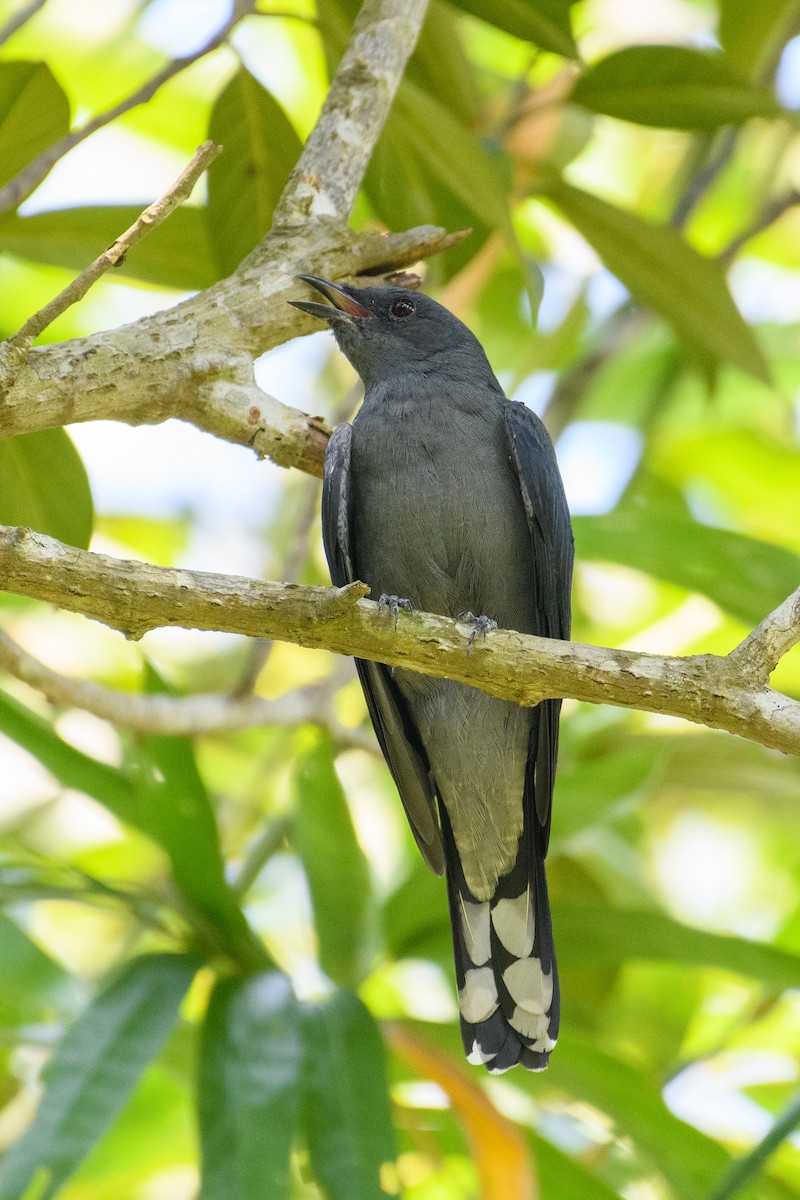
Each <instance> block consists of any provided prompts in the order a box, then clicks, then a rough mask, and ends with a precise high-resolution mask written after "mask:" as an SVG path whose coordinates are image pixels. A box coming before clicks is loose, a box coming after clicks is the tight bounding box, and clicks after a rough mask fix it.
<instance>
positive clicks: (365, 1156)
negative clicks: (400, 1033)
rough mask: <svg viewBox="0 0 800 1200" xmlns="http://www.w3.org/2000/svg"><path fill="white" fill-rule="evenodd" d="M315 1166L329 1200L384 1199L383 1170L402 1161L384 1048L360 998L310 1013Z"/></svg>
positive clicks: (310, 1128)
mask: <svg viewBox="0 0 800 1200" xmlns="http://www.w3.org/2000/svg"><path fill="white" fill-rule="evenodd" d="M303 1037H304V1040H305V1046H306V1064H307V1065H306V1099H305V1103H304V1106H303V1120H304V1126H305V1132H306V1137H307V1139H308V1148H309V1153H310V1155H311V1165H312V1168H313V1170H314V1174H315V1176H316V1178H317V1180H318V1182H319V1183H320V1184H321V1185H322V1187H323V1188H325V1189H326V1190H327V1194H328V1195H329V1197H330V1200H380V1198H381V1197H383V1196H385V1193H384V1192H383V1191H382V1190H381V1187H380V1168H381V1164H382V1163H384V1162H388V1161H392V1160H393V1159H394V1156H395V1147H394V1131H393V1128H392V1118H391V1110H390V1107H389V1094H388V1091H387V1088H386V1074H385V1068H384V1058H383V1046H382V1043H381V1038H380V1034H379V1032H378V1028H377V1026H376V1024H375V1022H374V1020H373V1019H372V1017H371V1016H370V1014H369V1012H368V1011H367V1009H366V1008H365V1007H364V1005H363V1004H362V1003H361V1001H360V1000H358V999H357V998H356V997H355V996H353V995H350V994H349V993H347V992H338V993H337V994H336V995H335V996H333V997H332V998H331V999H330V1000H328V1001H325V1002H324V1003H322V1004H317V1005H309V1006H307V1007H306V1008H305V1011H304V1020H303Z"/></svg>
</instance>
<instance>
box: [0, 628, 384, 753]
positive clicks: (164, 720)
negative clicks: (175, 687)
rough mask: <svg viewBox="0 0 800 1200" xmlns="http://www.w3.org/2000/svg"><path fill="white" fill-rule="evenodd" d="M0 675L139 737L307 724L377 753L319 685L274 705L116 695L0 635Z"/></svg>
mask: <svg viewBox="0 0 800 1200" xmlns="http://www.w3.org/2000/svg"><path fill="white" fill-rule="evenodd" d="M0 669H1V670H3V671H6V672H7V673H8V674H9V675H12V676H13V677H14V678H15V679H19V680H21V681H22V682H23V683H26V684H27V685H28V686H29V687H32V688H35V689H36V691H38V692H41V693H42V695H43V696H45V697H46V698H47V699H48V700H49V701H50V703H51V704H55V705H57V706H59V707H63V708H80V709H83V711H84V712H90V713H92V714H93V715H94V716H96V717H100V718H101V719H102V720H104V721H110V722H111V723H112V724H114V725H117V726H118V727H119V728H120V729H130V730H131V731H132V732H134V733H138V734H150V733H162V734H166V735H168V736H172V737H194V736H197V735H208V734H218V733H236V732H239V731H241V730H243V729H252V728H254V727H260V726H265V725H272V726H275V725H279V726H286V727H294V726H297V725H306V724H308V725H318V726H320V727H321V728H323V729H327V730H328V732H329V733H330V734H331V736H332V737H333V739H334V741H336V742H337V744H338V745H340V746H346V747H348V748H350V749H356V750H368V751H373V750H374V748H375V742H374V739H373V737H372V735H371V734H370V733H369V731H368V730H366V729H360V728H355V729H352V728H350V727H349V726H346V725H342V724H341V722H339V721H337V720H336V718H335V716H334V715H333V712H332V705H331V698H330V696H329V694H328V689H327V688H325V687H324V686H323V685H311V686H309V687H304V688H297V689H296V690H295V691H293V692H289V693H288V694H287V695H285V696H281V697H280V699H278V700H265V699H264V698H263V697H262V696H245V697H243V698H241V699H234V698H232V697H231V696H228V695H225V694H219V693H206V694H203V695H197V696H165V695H140V694H139V693H134V692H118V691H115V690H114V689H113V688H109V687H104V686H103V685H102V684H99V683H95V682H94V681H93V680H91V679H71V678H69V677H68V676H66V675H61V674H59V672H57V671H53V670H51V669H50V667H46V666H45V665H44V663H42V662H40V661H39V659H37V658H34V656H33V655H32V654H29V653H28V652H27V650H23V649H22V647H21V646H19V645H17V643H16V642H14V641H13V640H12V639H11V638H10V637H9V636H8V634H7V633H5V632H3V631H2V630H0Z"/></svg>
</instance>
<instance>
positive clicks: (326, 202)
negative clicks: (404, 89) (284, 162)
mask: <svg viewBox="0 0 800 1200" xmlns="http://www.w3.org/2000/svg"><path fill="white" fill-rule="evenodd" d="M427 6H428V0H367V2H366V3H365V4H364V5H363V6H362V8H361V11H360V12H359V14H358V17H357V18H356V23H355V26H354V27H353V34H352V37H351V38H350V43H349V45H348V47H347V49H346V50H345V53H344V57H343V58H342V61H341V63H340V64H339V69H338V70H337V72H336V78H335V81H334V84H333V86H332V87H331V89H330V91H329V92H328V95H327V97H326V99H325V103H324V105H323V106H322V112H321V113H320V115H319V119H318V121H317V123H316V125H315V127H314V129H313V131H312V133H311V134H310V136H309V138H308V141H307V142H306V144H305V148H304V149H303V153H302V155H301V156H300V161H299V162H298V164H297V166H296V167H295V169H294V171H293V172H292V174H291V175H290V176H289V182H288V184H287V187H286V189H285V191H284V194H283V196H282V197H281V199H280V201H279V203H278V207H277V208H276V210H275V218H274V224H275V226H276V227H281V226H286V225H301V224H302V223H303V222H304V221H306V220H308V218H309V217H319V216H324V217H338V218H339V219H340V220H345V221H346V220H347V219H348V217H349V216H350V214H351V212H352V211H353V205H354V204H355V202H356V196H357V194H358V189H359V188H360V187H361V180H362V179H363V178H364V172H365V171H366V169H367V163H368V162H369V159H370V155H371V154H372V150H373V147H374V145H375V143H376V141H377V140H378V135H379V134H380V131H381V129H382V128H383V125H384V122H385V121H386V116H387V114H388V112H389V109H390V107H391V104H392V100H393V99H394V94H395V92H396V91H397V87H398V84H399V83H400V80H401V79H402V77H403V72H404V70H405V66H406V63H407V62H408V59H409V57H410V56H411V52H412V51H413V49H414V46H415V45H416V42H417V38H418V36H419V31H420V29H421V28H422V22H423V20H424V19H425V10H426V8H427Z"/></svg>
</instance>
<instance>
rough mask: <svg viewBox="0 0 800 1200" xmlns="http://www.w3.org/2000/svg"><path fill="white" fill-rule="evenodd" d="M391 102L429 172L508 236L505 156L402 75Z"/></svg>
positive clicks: (510, 233)
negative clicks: (490, 150)
mask: <svg viewBox="0 0 800 1200" xmlns="http://www.w3.org/2000/svg"><path fill="white" fill-rule="evenodd" d="M394 107H395V111H396V113H397V114H398V115H399V116H400V117H401V119H402V120H403V122H404V124H405V126H406V128H407V129H409V130H413V131H414V147H415V150H416V153H417V155H418V157H419V158H420V159H421V160H422V161H423V162H424V163H426V164H427V166H428V167H429V169H430V170H431V171H432V172H433V173H434V175H435V176H436V177H437V178H438V179H439V180H440V181H441V182H442V183H443V184H444V185H445V186H446V187H447V188H449V189H450V191H452V193H453V194H454V195H455V196H457V197H458V199H459V200H460V201H461V202H462V203H463V204H465V205H466V206H467V208H469V209H470V211H471V212H473V213H475V214H476V215H477V216H478V217H479V218H480V219H481V220H482V221H485V222H486V224H487V225H490V226H492V227H493V228H497V229H500V230H501V231H502V232H503V233H504V234H505V235H506V236H507V237H509V239H513V231H512V229H511V218H510V216H509V207H508V188H509V185H510V174H509V175H508V177H507V178H505V177H504V167H505V165H506V163H505V160H504V159H503V158H502V157H500V156H499V155H491V154H489V153H488V151H487V150H486V149H485V147H484V146H483V144H482V143H481V142H480V140H479V139H478V138H477V137H476V136H475V134H474V133H473V132H472V130H471V129H469V128H468V127H467V126H466V125H464V124H463V123H462V122H461V121H459V119H458V118H457V117H456V116H454V115H453V113H452V112H450V110H449V109H447V108H445V106H444V105H443V104H440V103H439V101H438V100H437V99H435V98H434V97H433V96H431V95H430V94H429V93H428V92H425V91H423V89H422V88H419V87H416V86H415V85H414V84H413V83H411V82H410V81H409V80H407V79H404V80H403V82H402V83H401V84H400V87H399V88H398V91H397V97H396V99H395V102H394Z"/></svg>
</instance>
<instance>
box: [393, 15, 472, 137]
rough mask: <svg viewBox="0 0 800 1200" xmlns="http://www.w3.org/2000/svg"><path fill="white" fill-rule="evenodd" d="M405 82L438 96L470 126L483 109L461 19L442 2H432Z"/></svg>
mask: <svg viewBox="0 0 800 1200" xmlns="http://www.w3.org/2000/svg"><path fill="white" fill-rule="evenodd" d="M405 78H406V79H410V80H411V82H412V83H414V84H416V85H417V86H418V87H421V88H424V89H425V90H426V91H427V92H430V93H431V94H432V95H434V96H436V97H437V98H438V99H439V100H441V101H442V103H443V104H446V105H447V107H448V108H449V109H450V111H451V112H452V113H454V114H455V116H457V117H458V118H459V120H461V121H464V122H465V123H467V124H469V123H470V122H471V121H472V120H473V118H474V117H475V115H476V113H477V111H478V109H479V107H480V99H481V97H480V91H479V89H478V85H477V81H476V78H475V72H474V70H473V67H472V63H471V62H470V60H469V58H468V57H467V55H466V53H465V51H464V46H463V44H462V40H461V33H460V29H459V22H458V19H457V17H456V14H455V13H454V12H453V9H452V8H451V6H450V5H449V4H445V3H442V0H431V3H430V4H429V5H428V11H427V14H426V16H425V22H424V24H423V26H422V31H421V32H420V35H419V39H418V40H417V46H416V49H415V51H414V54H413V56H412V58H411V60H410V62H409V64H408V68H407V70H406V74H405Z"/></svg>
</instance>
